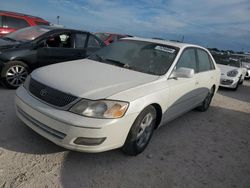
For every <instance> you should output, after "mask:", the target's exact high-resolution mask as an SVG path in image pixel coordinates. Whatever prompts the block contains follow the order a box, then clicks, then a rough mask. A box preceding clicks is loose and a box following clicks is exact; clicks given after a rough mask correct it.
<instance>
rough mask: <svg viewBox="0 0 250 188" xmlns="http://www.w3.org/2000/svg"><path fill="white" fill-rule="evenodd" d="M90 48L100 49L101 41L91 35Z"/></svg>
mask: <svg viewBox="0 0 250 188" xmlns="http://www.w3.org/2000/svg"><path fill="white" fill-rule="evenodd" d="M88 47H90V48H99V47H100V43H99V41H98V40H97V39H96V38H95V37H94V36H93V35H89V42H88Z"/></svg>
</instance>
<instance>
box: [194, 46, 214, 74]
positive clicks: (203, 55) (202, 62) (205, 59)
mask: <svg viewBox="0 0 250 188" xmlns="http://www.w3.org/2000/svg"><path fill="white" fill-rule="evenodd" d="M197 56H198V61H199V72H204V71H209V70H212V69H214V66H213V63H212V60H211V58H210V57H209V55H208V54H207V52H206V51H204V50H201V49H197Z"/></svg>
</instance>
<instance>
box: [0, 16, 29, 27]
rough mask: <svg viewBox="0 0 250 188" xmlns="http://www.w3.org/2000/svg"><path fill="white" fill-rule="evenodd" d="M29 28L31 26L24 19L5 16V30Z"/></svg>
mask: <svg viewBox="0 0 250 188" xmlns="http://www.w3.org/2000/svg"><path fill="white" fill-rule="evenodd" d="M28 26H29V24H28V23H27V22H26V20H24V19H20V18H15V17H11V16H3V27H5V28H14V29H20V28H24V27H28Z"/></svg>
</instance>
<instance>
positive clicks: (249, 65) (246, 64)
mask: <svg viewBox="0 0 250 188" xmlns="http://www.w3.org/2000/svg"><path fill="white" fill-rule="evenodd" d="M242 64H243V67H244V68H246V69H247V71H246V75H245V79H250V62H244V61H243V62H242Z"/></svg>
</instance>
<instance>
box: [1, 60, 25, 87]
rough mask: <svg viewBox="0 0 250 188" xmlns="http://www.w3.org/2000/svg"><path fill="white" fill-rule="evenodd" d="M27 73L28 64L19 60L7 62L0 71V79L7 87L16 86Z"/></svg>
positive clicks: (21, 82)
mask: <svg viewBox="0 0 250 188" xmlns="http://www.w3.org/2000/svg"><path fill="white" fill-rule="evenodd" d="M28 74H29V68H28V66H27V65H26V64H25V63H23V62H21V61H9V62H7V63H6V64H5V65H4V67H3V69H2V71H1V80H2V82H3V84H4V85H5V86H6V87H7V88H9V89H16V88H18V87H19V86H20V85H21V84H23V82H24V81H25V79H26V78H27V76H28Z"/></svg>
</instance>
